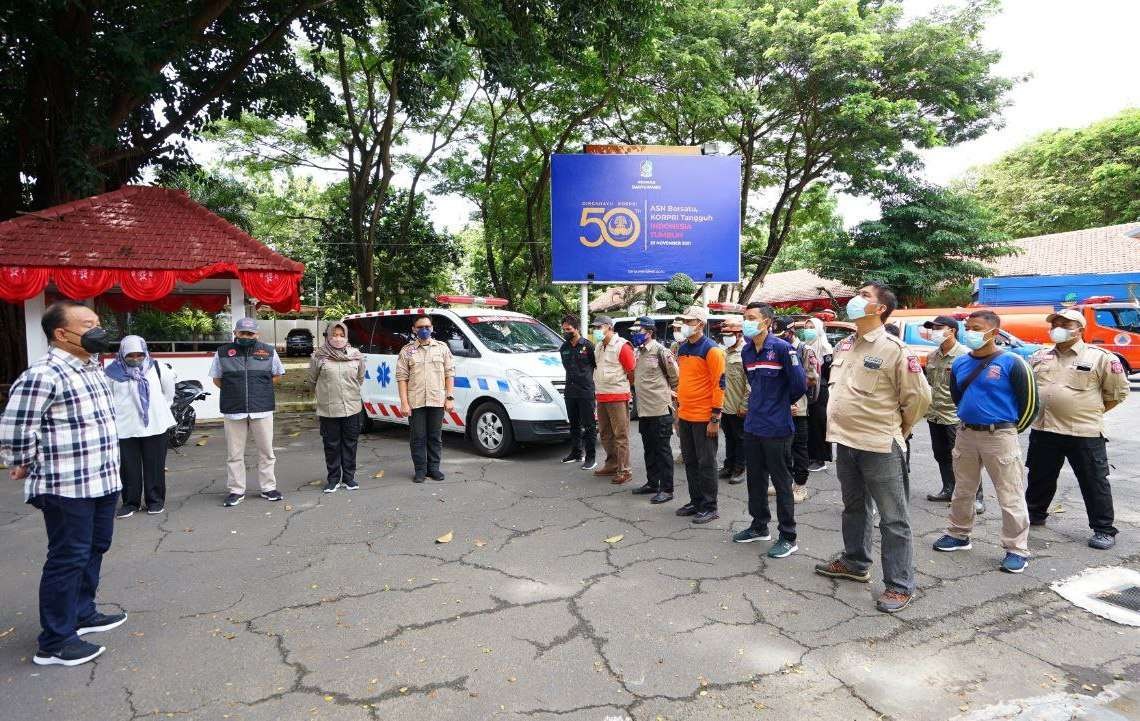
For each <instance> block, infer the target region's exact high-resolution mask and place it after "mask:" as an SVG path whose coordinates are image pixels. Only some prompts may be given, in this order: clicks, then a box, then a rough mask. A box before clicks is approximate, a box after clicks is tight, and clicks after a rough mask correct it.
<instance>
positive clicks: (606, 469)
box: [594, 463, 618, 476]
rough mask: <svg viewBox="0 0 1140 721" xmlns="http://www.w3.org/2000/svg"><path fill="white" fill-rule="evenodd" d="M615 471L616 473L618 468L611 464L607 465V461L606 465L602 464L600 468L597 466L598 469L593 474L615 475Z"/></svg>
mask: <svg viewBox="0 0 1140 721" xmlns="http://www.w3.org/2000/svg"><path fill="white" fill-rule="evenodd" d="M617 473H618V469H617V468H614V467H613V466H611V465H609V464H608V463H607V464H606V465H604V466H602V467H601V468H599V469H598V470H596V471H594V475H595V476H616V475H617Z"/></svg>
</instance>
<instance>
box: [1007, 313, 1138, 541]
mask: <svg viewBox="0 0 1140 721" xmlns="http://www.w3.org/2000/svg"><path fill="white" fill-rule="evenodd" d="M1046 320H1048V321H1049V323H1050V325H1052V329H1051V330H1050V332H1049V335H1050V337H1051V338H1052V339H1053V341H1054V342H1055V343H1056V346H1055V347H1053V348H1047V349H1044V350H1041V351H1039V352H1038V353H1037V354H1036V355H1034V356H1033V357H1032V358H1031V359H1030V364H1031V365H1032V366H1033V370H1034V371H1035V372H1036V374H1037V380H1038V384H1039V393H1040V404H1041V414H1040V415H1039V416H1038V417H1037V420H1036V421H1035V422H1034V423H1033V428H1032V430H1031V431H1030V432H1029V456H1028V458H1027V460H1026V465H1027V466H1028V467H1029V485H1028V486H1027V488H1026V491H1025V500H1026V503H1027V505H1028V506H1029V522H1030V524H1032V525H1034V526H1044V525H1045V519H1046V518H1048V516H1049V504H1051V503H1052V502H1053V496H1054V495H1055V494H1056V493H1057V475H1058V474H1059V473H1060V472H1061V466H1062V465H1063V464H1064V463H1065V461H1066V460H1067V461H1068V462H1069V465H1070V466H1071V467H1072V469H1073V473H1074V474H1075V475H1076V476H1077V483H1078V484H1079V485H1080V488H1081V496H1082V497H1083V498H1084V500H1085V511H1086V512H1087V513H1088V518H1089V527H1090V528H1092V530H1093V535H1092V538H1090V539H1089V546H1090V547H1092V548H1096V549H1100V550H1107V549H1109V548H1112V547H1113V546H1114V545H1116V527H1115V526H1113V525H1112V524H1113V521H1114V515H1113V508H1112V489H1111V488H1110V486H1109V483H1108V453H1107V449H1106V447H1105V439H1104V414H1105V412H1106V411H1110V410H1112V409H1113V408H1115V407H1116V406H1118V405H1120V404H1121V403H1122V402H1123V401H1124V399H1125V398H1127V397H1128V379H1127V377H1126V376H1125V375H1124V366H1123V364H1122V363H1121V362H1120V360H1118V359H1117V358H1116V356H1114V355H1112V354H1111V353H1109V352H1108V351H1106V350H1103V349H1101V348H1097V347H1096V346H1092V345H1086V344H1085V342H1084V340H1083V339H1082V335H1083V334H1084V329H1085V317H1084V315H1083V314H1082V313H1081V312H1080V311H1078V310H1071V309H1070V310H1063V311H1061V312H1060V313H1053V314H1052V315H1050V316H1049V317H1048V318H1047V319H1046Z"/></svg>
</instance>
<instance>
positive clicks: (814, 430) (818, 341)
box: [802, 318, 835, 471]
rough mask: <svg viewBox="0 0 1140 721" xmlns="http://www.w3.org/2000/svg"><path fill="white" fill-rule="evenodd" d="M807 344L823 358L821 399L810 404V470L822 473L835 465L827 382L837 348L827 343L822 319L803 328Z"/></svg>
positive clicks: (820, 380) (810, 322) (816, 319)
mask: <svg viewBox="0 0 1140 721" xmlns="http://www.w3.org/2000/svg"><path fill="white" fill-rule="evenodd" d="M802 332H803V341H804V343H806V344H807V345H809V346H811V349H812V350H814V351H815V357H816V358H819V362H820V371H819V397H818V398H816V399H815V400H814V401H812V402H810V403H808V459H809V462H808V470H810V471H822V470H824V469H826V468H827V464H828V463H830V462H831V444H830V443H828V442H827V399H828V392H827V381H828V380H829V379H830V378H831V359H832V357H833V356H834V355H835V349H834V348H833V347H832V346H831V343H830V342H829V341H828V340H827V331H826V328H824V325H823V321H822V320H820V319H819V318H809V319H808V327H806V328H804V329H803V331H802Z"/></svg>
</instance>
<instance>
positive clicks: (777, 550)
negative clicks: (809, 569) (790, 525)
mask: <svg viewBox="0 0 1140 721" xmlns="http://www.w3.org/2000/svg"><path fill="white" fill-rule="evenodd" d="M798 550H800V547H799V546H797V545H796V544H795V542H794V541H787V540H784V539H783V538H781V539H780V540H778V541H776V542H775V543H773V544H772V547H771V548H769V549H768V558H787V557H788V556H790V555H792V554H793V553H795V552H796V551H798Z"/></svg>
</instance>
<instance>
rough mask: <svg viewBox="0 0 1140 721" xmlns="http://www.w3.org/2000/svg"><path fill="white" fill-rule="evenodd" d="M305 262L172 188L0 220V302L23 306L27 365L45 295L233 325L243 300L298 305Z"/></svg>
mask: <svg viewBox="0 0 1140 721" xmlns="http://www.w3.org/2000/svg"><path fill="white" fill-rule="evenodd" d="M303 271H304V266H303V265H302V264H300V263H298V262H296V261H293V260H290V259H289V258H286V257H284V256H282V255H279V254H278V253H275V252H274V251H272V250H270V249H269V248H267V247H266V246H265V245H263V244H262V243H260V242H259V241H257V240H256V239H254V238H253V237H251V236H250V235H248V234H247V233H245V232H243V231H242V230H241V229H240V228H237V227H236V226H234V225H233V224H231V223H229V222H227V221H226V220H224V219H223V218H221V217H219V216H217V215H215V214H213V213H211V212H210V211H209V210H207V209H206V208H204V207H202V206H201V205H199V204H197V203H195V202H194V201H192V200H190V198H189V197H188V196H187V194H186V193H185V192H183V191H180V190H171V189H169V188H157V187H144V186H125V187H123V188H121V189H119V190H116V191H113V192H110V193H104V194H102V195H96V196H93V197H90V198H85V199H83V200H77V201H74V202H71V203H65V204H63V205H57V206H55V207H52V208H48V209H46V210H40V211H36V212H34V213H27V214H25V215H23V216H21V217H19V218H15V219H13V220H8V221H5V222H3V223H0V300H5V301H7V302H9V303H23V304H24V319H25V323H26V331H25V333H26V339H27V347H28V362H29V363H31V362H32V361H33V360H35V359H37V358H39V357H40V356H42V355H43V354H44V353H46V352H47V339H46V338H44V336H43V333H42V332H40V319H41V317H42V315H43V311H44V307H45V298H46V294H47V293H52V294H58V295H61V296H65V297H68V298H72V299H74V300H80V301H84V300H88V299H94V298H96V297H99V298H100V299H101V300H103V301H105V302H106V303H107V305H108V306H110V307H111V308H112V309H113V310H116V311H129V310H134V309H136V308H138V307H139V306H140V305H142V304H149V305H152V306H155V307H157V308H159V309H160V310H166V311H174V310H177V309H178V308H181V307H182V306H183V305H187V304H190V305H194V306H196V307H199V308H202V309H203V310H207V311H209V312H213V313H217V312H218V311H220V310H222V308H223V307H224V306H225V305H226V304H227V303H228V304H229V306H230V313H231V314H232V316H233V319H234V320H235V321H236V320H237V319H238V318H241V317H244V315H245V303H246V298H247V297H249V298H252V299H256V301H257V302H258V303H260V304H263V305H268V306H270V307H271V308H273V309H275V310H279V311H291V310H296V309H298V308H299V307H300V295H299V287H300V282H301V274H302V272H303Z"/></svg>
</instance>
